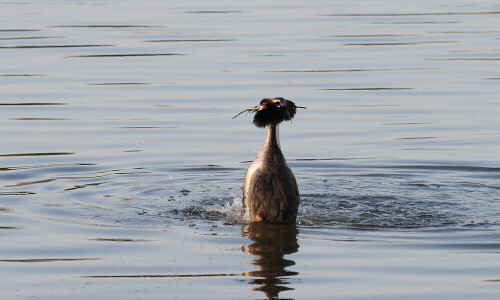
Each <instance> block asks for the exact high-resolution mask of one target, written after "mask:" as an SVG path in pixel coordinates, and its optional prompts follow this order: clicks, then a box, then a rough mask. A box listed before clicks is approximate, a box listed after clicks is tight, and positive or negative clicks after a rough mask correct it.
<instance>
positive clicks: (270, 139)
mask: <svg viewBox="0 0 500 300" xmlns="http://www.w3.org/2000/svg"><path fill="white" fill-rule="evenodd" d="M266 146H267V147H278V148H281V147H280V137H279V124H274V123H271V124H269V125H268V134H267V141H266Z"/></svg>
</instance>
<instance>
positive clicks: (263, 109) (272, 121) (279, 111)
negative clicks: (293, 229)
mask: <svg viewBox="0 0 500 300" xmlns="http://www.w3.org/2000/svg"><path fill="white" fill-rule="evenodd" d="M297 108H305V107H300V106H296V105H295V103H293V102H292V101H290V100H286V99H284V98H282V97H276V98H265V99H263V100H262V101H260V104H259V105H258V106H255V107H252V108H249V109H246V110H244V111H242V112H241V113H239V114H237V115H236V116H234V117H233V119H234V118H236V117H237V116H239V115H240V114H242V113H244V112H246V111H249V112H255V116H254V118H253V123H254V124H255V126H257V127H259V128H264V127H266V126H267V127H268V136H267V141H266V143H265V144H264V146H262V148H261V149H260V151H259V154H257V158H256V159H255V160H254V162H253V163H252V164H251V165H250V166H249V167H248V170H247V172H246V175H245V183H244V185H243V208H244V209H246V210H247V212H248V214H249V215H250V221H251V222H268V223H295V220H296V219H297V211H298V209H299V202H300V196H299V189H298V187H297V181H296V180H295V176H294V175H293V173H292V170H290V168H289V167H288V165H287V163H286V160H285V157H284V156H283V153H282V152H281V149H280V143H279V137H278V127H279V124H280V123H281V122H283V121H290V120H291V119H293V117H294V116H295V113H296V111H297Z"/></svg>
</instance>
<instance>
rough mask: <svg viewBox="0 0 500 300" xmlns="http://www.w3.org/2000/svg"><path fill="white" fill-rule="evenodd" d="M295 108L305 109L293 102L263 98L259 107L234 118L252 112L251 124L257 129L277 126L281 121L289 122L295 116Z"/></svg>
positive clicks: (277, 98)
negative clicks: (271, 125)
mask: <svg viewBox="0 0 500 300" xmlns="http://www.w3.org/2000/svg"><path fill="white" fill-rule="evenodd" d="M297 108H305V107H302V106H296V105H295V103H293V101H290V100H287V99H285V98H282V97H276V98H264V99H262V100H261V101H260V103H259V105H257V106H254V107H252V108H249V109H245V110H244V111H242V112H241V113H239V114H237V115H236V116H234V118H236V117H237V116H239V115H240V114H242V113H244V112H246V111H249V112H254V113H255V116H254V117H253V123H254V124H255V126H257V127H260V128H264V127H266V126H267V125H270V124H279V123H281V122H283V121H290V120H291V119H293V117H294V116H295V113H296V112H297ZM234 118H233V119H234Z"/></svg>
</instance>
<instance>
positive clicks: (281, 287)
mask: <svg viewBox="0 0 500 300" xmlns="http://www.w3.org/2000/svg"><path fill="white" fill-rule="evenodd" d="M242 232H243V237H245V238H247V239H249V240H251V241H252V243H251V244H246V245H244V246H243V247H242V249H243V252H245V253H246V254H251V255H254V256H255V258H254V259H253V260H252V264H253V265H255V266H256V267H257V270H255V271H248V272H245V273H244V275H245V276H247V277H253V279H252V280H251V281H250V284H253V285H257V287H254V288H253V289H252V290H254V291H262V292H264V293H265V294H266V297H267V299H278V294H279V293H280V292H281V291H287V290H293V288H291V287H289V286H287V285H289V284H290V282H289V277H290V276H295V275H298V272H293V271H288V270H287V267H290V266H293V265H295V262H294V261H293V260H290V259H285V258H284V257H283V256H284V255H285V254H292V253H295V252H297V251H298V249H299V244H298V243H297V234H298V229H297V227H296V226H295V225H283V224H266V223H252V224H249V225H245V226H243V227H242Z"/></svg>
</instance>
